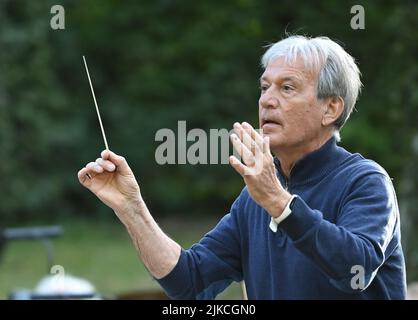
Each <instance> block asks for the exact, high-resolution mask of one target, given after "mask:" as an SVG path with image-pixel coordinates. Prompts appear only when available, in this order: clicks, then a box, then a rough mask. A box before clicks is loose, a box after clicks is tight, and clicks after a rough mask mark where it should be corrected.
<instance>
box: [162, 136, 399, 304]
mask: <svg viewBox="0 0 418 320" xmlns="http://www.w3.org/2000/svg"><path fill="white" fill-rule="evenodd" d="M276 167H277V169H278V170H277V171H278V177H279V179H280V181H281V183H282V184H283V186H286V187H287V189H288V191H289V192H290V193H291V194H296V195H298V196H299V197H297V198H296V200H295V201H294V204H293V210H292V213H291V214H290V215H289V216H288V217H287V218H286V219H285V220H284V221H283V222H281V223H280V224H279V228H278V230H277V232H276V233H275V232H273V231H272V230H271V229H270V228H269V223H270V216H269V215H268V213H267V212H266V211H265V210H264V209H263V208H262V207H260V206H259V205H258V204H257V203H256V202H255V201H254V200H253V199H252V198H251V196H250V195H249V193H248V191H247V189H246V188H244V190H243V191H242V192H241V194H240V196H239V197H238V198H237V199H236V200H235V202H234V203H233V205H232V208H231V210H230V212H229V213H228V214H227V215H226V216H224V217H223V218H222V220H221V221H220V222H219V223H218V225H217V226H216V227H215V228H214V229H213V230H212V231H210V232H209V233H208V234H206V235H205V236H204V237H203V239H202V240H201V241H200V242H199V243H197V244H195V245H194V246H192V247H191V248H190V249H189V250H182V252H181V255H180V259H179V261H178V263H177V265H176V266H175V268H174V269H173V270H172V271H171V272H170V273H169V274H168V275H167V276H166V277H164V278H163V279H160V280H158V282H159V283H160V285H161V286H162V287H163V288H164V290H165V291H166V292H167V294H168V295H169V296H170V297H171V298H173V299H213V298H215V297H216V295H217V294H218V293H220V292H221V291H223V290H224V289H225V288H226V287H227V286H228V285H229V284H230V283H231V282H232V281H241V280H245V283H246V287H247V293H248V297H249V299H404V298H405V294H406V279H405V263H404V257H403V252H402V247H401V236H400V222H399V210H398V205H397V200H396V195H395V192H394V189H393V186H392V183H391V179H390V178H389V176H388V174H387V173H386V172H385V170H384V169H383V168H382V167H380V166H379V165H378V164H376V163H375V162H373V161H371V160H367V159H364V158H363V157H362V156H361V155H359V154H351V153H349V152H347V151H346V150H345V149H343V148H341V147H339V146H337V144H336V141H335V139H334V138H331V139H330V140H329V141H328V142H327V143H326V144H324V145H323V146H322V147H321V148H320V149H318V150H316V151H314V152H312V153H310V154H308V155H306V156H305V157H304V158H302V159H301V160H299V161H298V162H297V163H296V164H295V166H294V167H293V169H292V172H291V175H290V178H289V179H288V180H287V179H286V178H285V176H284V175H283V174H282V172H281V169H280V163H279V162H278V161H277V160H276ZM363 275H364V276H363Z"/></svg>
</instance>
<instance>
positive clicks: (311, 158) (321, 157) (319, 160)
mask: <svg viewBox="0 0 418 320" xmlns="http://www.w3.org/2000/svg"><path fill="white" fill-rule="evenodd" d="M349 155H350V153H349V152H347V151H346V150H345V149H343V148H341V147H338V146H337V142H336V139H335V137H332V138H330V139H329V140H328V141H327V142H326V143H325V144H323V145H322V146H321V147H320V148H319V149H317V150H315V151H312V152H310V153H308V154H306V155H305V156H303V157H302V158H301V159H299V160H298V161H297V162H296V163H295V165H294V166H293V168H292V170H291V172H290V176H289V178H286V177H285V175H284V174H283V171H282V169H281V166H280V161H279V159H278V158H276V157H275V158H274V164H275V166H276V169H277V171H278V175H279V177H280V178H281V180H282V182H283V181H284V182H285V183H286V185H287V186H289V185H293V186H294V185H300V184H307V183H313V182H315V181H317V180H320V179H322V178H323V177H325V176H326V175H328V174H329V173H330V172H331V171H332V170H334V169H335V168H337V167H338V166H339V165H340V164H341V162H342V161H344V160H345V159H346V158H347V157H348V156H349Z"/></svg>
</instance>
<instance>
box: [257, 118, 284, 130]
mask: <svg viewBox="0 0 418 320" xmlns="http://www.w3.org/2000/svg"><path fill="white" fill-rule="evenodd" d="M280 125H281V123H280V121H278V120H276V119H272V118H267V117H266V118H264V117H263V118H262V119H261V128H263V127H264V126H266V127H273V126H280Z"/></svg>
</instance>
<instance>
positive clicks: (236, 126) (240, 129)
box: [234, 122, 244, 140]
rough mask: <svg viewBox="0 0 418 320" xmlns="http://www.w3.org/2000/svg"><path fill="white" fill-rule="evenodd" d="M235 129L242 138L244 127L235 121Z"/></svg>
mask: <svg viewBox="0 0 418 320" xmlns="http://www.w3.org/2000/svg"><path fill="white" fill-rule="evenodd" d="M234 131H235V133H236V134H237V136H238V138H239V139H240V140H242V133H243V131H244V130H243V129H242V126H241V124H240V123H239V122H235V123H234Z"/></svg>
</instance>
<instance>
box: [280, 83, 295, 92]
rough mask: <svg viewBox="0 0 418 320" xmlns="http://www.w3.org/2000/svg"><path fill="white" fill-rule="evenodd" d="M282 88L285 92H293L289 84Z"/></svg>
mask: <svg viewBox="0 0 418 320" xmlns="http://www.w3.org/2000/svg"><path fill="white" fill-rule="evenodd" d="M282 88H283V90H284V91H285V92H292V91H293V90H294V88H293V86H291V85H289V84H284V85H283V87H282Z"/></svg>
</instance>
